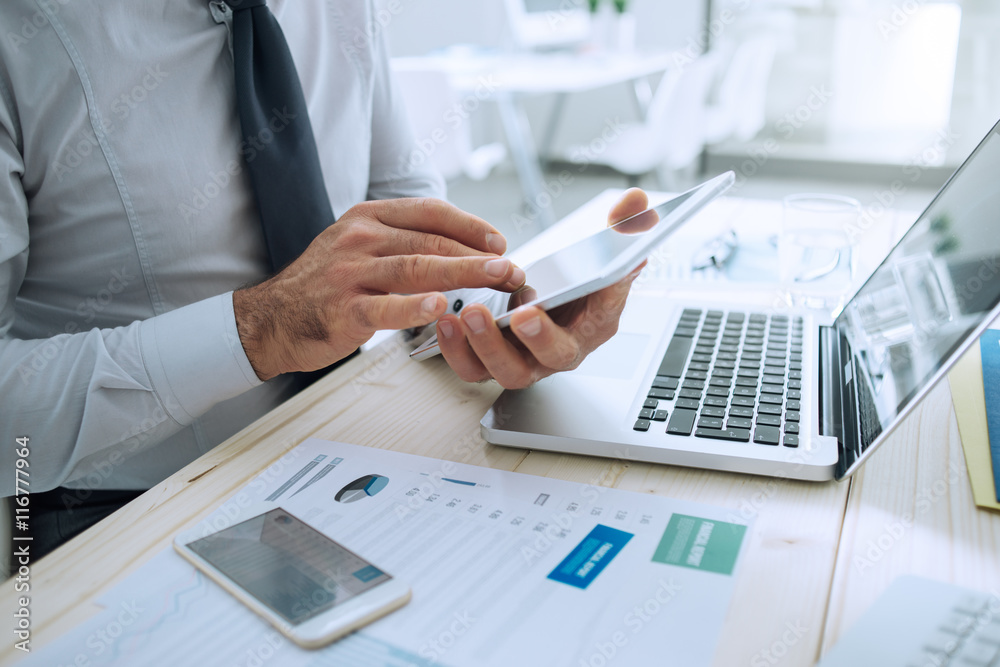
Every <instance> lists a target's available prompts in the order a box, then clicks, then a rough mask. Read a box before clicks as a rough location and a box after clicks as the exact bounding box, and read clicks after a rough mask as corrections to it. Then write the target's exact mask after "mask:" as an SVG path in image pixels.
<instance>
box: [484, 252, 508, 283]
mask: <svg viewBox="0 0 1000 667" xmlns="http://www.w3.org/2000/svg"><path fill="white" fill-rule="evenodd" d="M509 269H510V260H509V259H504V258H502V257H501V258H499V259H491V260H490V261H488V262H486V273H488V274H490V275H491V276H493V277H494V278H502V277H503V276H505V275H506V274H507V271H508V270H509Z"/></svg>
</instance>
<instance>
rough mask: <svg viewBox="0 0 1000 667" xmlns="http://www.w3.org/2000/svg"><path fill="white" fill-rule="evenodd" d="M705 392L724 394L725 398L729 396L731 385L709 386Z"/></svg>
mask: <svg viewBox="0 0 1000 667" xmlns="http://www.w3.org/2000/svg"><path fill="white" fill-rule="evenodd" d="M705 393H706V394H708V395H709V396H723V397H725V398H728V397H729V385H726V386H725V387H709V388H708V389H706V390H705Z"/></svg>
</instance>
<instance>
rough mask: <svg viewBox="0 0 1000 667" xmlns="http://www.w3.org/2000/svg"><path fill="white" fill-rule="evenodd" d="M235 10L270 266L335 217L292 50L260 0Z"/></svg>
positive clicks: (250, 154)
mask: <svg viewBox="0 0 1000 667" xmlns="http://www.w3.org/2000/svg"><path fill="white" fill-rule="evenodd" d="M225 2H226V4H227V5H229V6H230V7H231V8H232V10H233V64H234V66H235V70H236V106H237V108H238V109H239V114H240V127H241V129H242V133H243V140H244V153H243V154H244V156H245V159H246V164H247V169H248V170H249V172H250V181H251V183H252V184H253V190H254V194H255V196H256V198H257V209H258V210H259V211H260V220H261V224H262V225H263V227H264V238H265V240H266V241H267V248H268V250H269V251H270V254H271V267H272V268H273V269H274V270H275V271H278V270H280V269H281V268H282V267H284V266H285V265H287V264H288V263H289V262H291V261H292V260H294V259H295V258H296V257H298V256H299V255H301V254H302V251H303V250H305V249H306V246H308V245H309V244H310V243H311V242H312V240H313V239H314V238H316V236H317V235H318V234H319V233H320V232H322V231H323V230H324V229H326V228H327V227H328V226H329V225H331V224H332V223H333V221H334V216H333V209H332V208H331V207H330V198H329V197H328V196H327V193H326V185H325V184H324V182H323V171H322V169H321V168H320V164H319V153H318V152H317V151H316V140H315V138H314V137H313V132H312V125H310V123H309V113H308V111H307V109H306V99H305V96H304V95H303V94H302V85H301V84H300V83H299V75H298V72H296V71H295V63H293V62H292V54H291V52H290V51H289V50H288V43H287V42H286V41H285V36H284V34H283V33H282V32H281V26H279V25H278V21H277V19H275V18H274V14H272V13H271V10H270V9H268V8H267V4H266V2H265V0H225Z"/></svg>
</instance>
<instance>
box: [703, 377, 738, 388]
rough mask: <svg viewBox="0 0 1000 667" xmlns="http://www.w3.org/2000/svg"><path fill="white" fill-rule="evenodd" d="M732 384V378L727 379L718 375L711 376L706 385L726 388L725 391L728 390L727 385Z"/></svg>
mask: <svg viewBox="0 0 1000 667" xmlns="http://www.w3.org/2000/svg"><path fill="white" fill-rule="evenodd" d="M732 383H733V380H732V378H727V377H723V376H720V375H713V376H712V379H711V380H709V381H708V384H709V385H710V386H712V387H726V388H727V389H728V388H729V385H731V384H732Z"/></svg>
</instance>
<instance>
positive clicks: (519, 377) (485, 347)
mask: <svg viewBox="0 0 1000 667" xmlns="http://www.w3.org/2000/svg"><path fill="white" fill-rule="evenodd" d="M461 320H462V330H463V332H464V333H465V335H466V337H467V338H468V339H469V344H470V345H471V346H472V349H473V350H474V351H475V353H476V356H478V357H479V359H480V360H481V361H482V363H483V366H485V367H486V370H487V371H488V372H489V374H490V375H492V376H493V379H494V380H496V381H497V382H499V383H500V385H501V386H503V387H504V388H506V389H521V388H524V387H527V386H528V385H530V384H531V383H532V382H535V381H536V380H537V379H538V377H539V374H538V373H537V372H536V370H537V369H538V366H537V364H536V363H534V359H532V358H531V357H530V355H525V353H524V352H523V351H522V350H518V349H517V348H516V347H514V344H513V343H511V342H510V341H509V340H507V338H506V337H505V336H504V335H503V332H502V331H501V330H500V328H499V327H498V326H497V324H496V322H495V321H494V320H493V315H492V314H491V313H490V311H489V309H488V308H486V307H485V306H483V305H482V304H472V305H470V306H467V307H466V308H465V310H463V311H462V314H461Z"/></svg>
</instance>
